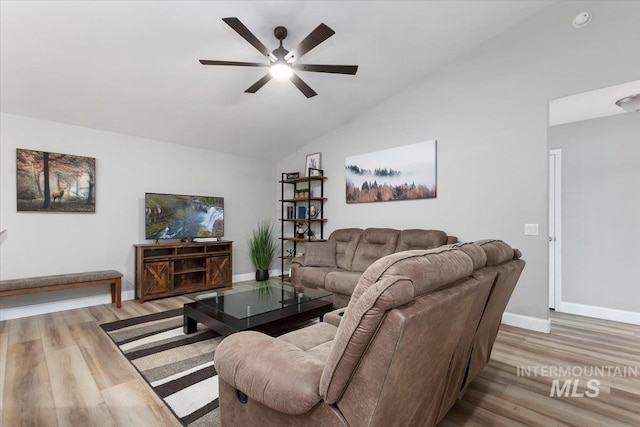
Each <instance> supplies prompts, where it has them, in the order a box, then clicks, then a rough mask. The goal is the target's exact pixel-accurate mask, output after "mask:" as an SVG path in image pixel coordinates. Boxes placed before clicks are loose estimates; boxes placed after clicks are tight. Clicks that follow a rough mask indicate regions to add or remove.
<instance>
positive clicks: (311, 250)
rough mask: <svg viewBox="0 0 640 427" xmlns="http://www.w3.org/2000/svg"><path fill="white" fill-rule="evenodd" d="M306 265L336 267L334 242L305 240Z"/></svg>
mask: <svg viewBox="0 0 640 427" xmlns="http://www.w3.org/2000/svg"><path fill="white" fill-rule="evenodd" d="M304 265H305V266H307V267H336V242H329V241H327V242H307V243H306V244H305V246H304Z"/></svg>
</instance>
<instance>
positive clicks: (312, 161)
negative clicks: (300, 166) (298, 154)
mask: <svg viewBox="0 0 640 427" xmlns="http://www.w3.org/2000/svg"><path fill="white" fill-rule="evenodd" d="M321 167H322V153H311V154H307V158H306V161H305V166H304V173H305V176H307V177H309V176H321V175H322V174H321V173H320V171H319V170H315V171H310V170H309V169H320V168H321Z"/></svg>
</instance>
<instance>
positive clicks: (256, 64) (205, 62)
mask: <svg viewBox="0 0 640 427" xmlns="http://www.w3.org/2000/svg"><path fill="white" fill-rule="evenodd" d="M200 63H201V64H202V65H238V66H241V67H269V66H270V64H263V63H260V62H238V61H214V60H212V59H201V60H200Z"/></svg>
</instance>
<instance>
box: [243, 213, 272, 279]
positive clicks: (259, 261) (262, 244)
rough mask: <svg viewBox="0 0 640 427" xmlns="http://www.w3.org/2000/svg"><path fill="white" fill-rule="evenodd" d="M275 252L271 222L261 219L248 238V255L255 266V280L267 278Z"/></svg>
mask: <svg viewBox="0 0 640 427" xmlns="http://www.w3.org/2000/svg"><path fill="white" fill-rule="evenodd" d="M275 253H276V244H275V243H274V240H273V223H270V222H269V221H266V220H263V221H260V222H259V223H258V228H256V229H255V230H253V231H252V233H251V238H250V239H249V255H250V256H251V262H252V263H253V266H254V267H255V268H256V281H258V282H262V281H265V280H267V279H269V267H270V266H271V263H272V262H273V257H274V256H275Z"/></svg>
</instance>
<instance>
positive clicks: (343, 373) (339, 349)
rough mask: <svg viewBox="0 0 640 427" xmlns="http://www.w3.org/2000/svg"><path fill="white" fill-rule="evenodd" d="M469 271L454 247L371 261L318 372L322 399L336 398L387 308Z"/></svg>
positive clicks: (466, 261) (464, 258)
mask: <svg viewBox="0 0 640 427" xmlns="http://www.w3.org/2000/svg"><path fill="white" fill-rule="evenodd" d="M472 272H473V262H472V260H471V258H470V257H469V256H468V255H466V254H465V253H464V252H462V251H460V250H457V249H454V248H447V249H443V250H440V251H438V250H431V251H407V252H402V253H396V254H393V255H390V256H387V257H384V258H382V259H380V260H378V261H376V262H375V263H374V264H373V265H371V267H370V268H369V269H367V271H365V273H364V274H363V275H362V277H361V278H360V281H359V282H358V285H357V286H356V289H355V290H354V293H353V295H352V297H351V301H350V302H349V305H348V306H347V309H346V311H345V314H344V317H343V320H342V322H340V326H339V328H338V331H337V334H336V338H335V340H334V342H333V346H332V348H331V352H330V354H329V358H328V360H327V363H326V365H325V369H324V371H323V372H322V378H321V380H320V394H321V395H322V397H323V398H324V399H325V401H326V402H327V403H330V404H331V403H334V402H336V401H337V400H338V399H339V398H340V396H341V395H342V393H343V392H344V390H345V388H346V387H347V385H348V383H349V380H350V378H351V376H352V374H353V371H354V369H355V368H356V367H357V366H358V364H359V363H360V361H361V359H362V356H363V354H364V353H365V351H366V349H367V348H368V346H369V344H370V341H371V339H372V337H373V336H374V335H375V334H376V332H377V330H378V328H379V327H380V324H381V322H382V321H383V319H384V317H385V315H386V314H387V312H388V311H389V310H391V309H394V308H396V307H400V306H403V305H405V304H406V303H408V302H410V301H411V300H412V299H413V298H414V297H416V296H419V295H424V294H427V293H429V292H432V291H435V290H437V289H441V288H442V287H445V286H446V285H448V284H450V283H453V282H455V281H457V280H459V279H462V278H465V277H468V276H469V275H470V274H471V273H472ZM405 273H406V274H405Z"/></svg>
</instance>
